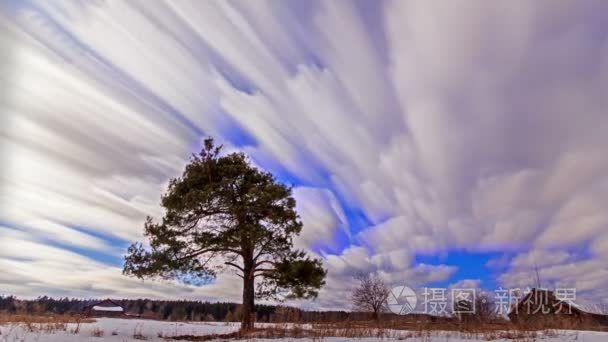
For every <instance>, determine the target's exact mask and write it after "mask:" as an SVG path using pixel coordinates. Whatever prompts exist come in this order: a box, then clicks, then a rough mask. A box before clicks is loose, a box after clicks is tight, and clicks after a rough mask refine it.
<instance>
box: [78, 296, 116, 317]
mask: <svg viewBox="0 0 608 342" xmlns="http://www.w3.org/2000/svg"><path fill="white" fill-rule="evenodd" d="M85 314H86V315H87V316H91V317H121V316H124V315H125V309H124V308H123V307H122V306H121V305H119V304H117V303H116V302H115V301H113V300H111V299H106V300H103V301H101V302H98V303H95V304H93V305H89V306H87V307H86V308H85Z"/></svg>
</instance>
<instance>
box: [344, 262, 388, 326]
mask: <svg viewBox="0 0 608 342" xmlns="http://www.w3.org/2000/svg"><path fill="white" fill-rule="evenodd" d="M355 279H356V280H357V281H358V282H359V283H358V284H357V287H355V288H354V289H353V291H352V294H351V299H352V302H353V307H354V310H356V311H362V312H371V313H372V315H373V318H374V319H375V320H377V319H378V315H379V314H380V313H381V312H384V311H386V309H387V303H386V298H387V297H388V295H389V292H390V289H389V288H388V286H387V285H386V284H385V283H384V281H383V280H382V279H380V277H379V276H378V275H377V274H375V273H374V274H372V275H369V274H367V273H366V274H362V273H360V274H357V275H356V276H355Z"/></svg>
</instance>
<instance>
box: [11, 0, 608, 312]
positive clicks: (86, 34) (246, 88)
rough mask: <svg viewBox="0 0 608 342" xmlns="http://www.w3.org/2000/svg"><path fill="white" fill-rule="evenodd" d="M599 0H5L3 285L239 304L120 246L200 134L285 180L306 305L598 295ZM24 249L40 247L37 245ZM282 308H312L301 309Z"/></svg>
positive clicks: (155, 203) (605, 220)
mask: <svg viewBox="0 0 608 342" xmlns="http://www.w3.org/2000/svg"><path fill="white" fill-rule="evenodd" d="M607 10H608V5H607V4H606V3H605V2H604V1H577V2H574V1H563V2H559V1H557V2H556V1H535V2H531V1H530V2H517V3H515V2H512V1H492V2H489V1H481V0H480V1H474V0H463V1H451V2H449V3H446V2H429V1H422V0H418V1H416V0H414V1H377V2H370V1H340V2H338V1H332V2H320V1H319V2H317V1H302V2H295V1H292V2H283V1H256V2H237V1H221V2H220V1H204V2H202V1H187V0H184V1H179V2H177V1H173V2H171V1H168V2H165V1H155V2H153V3H150V2H147V1H129V2H105V1H87V2H81V1H61V2H59V1H57V2H48V1H36V0H31V1H5V2H2V3H1V4H0V44H1V45H2V49H1V52H0V71H1V73H0V75H1V77H0V82H2V83H3V84H2V86H3V89H6V91H3V93H2V98H1V99H0V100H1V101H0V111H1V112H2V115H1V118H2V120H3V122H2V125H1V126H0V157H1V158H2V165H3V166H4V167H3V170H2V172H1V173H0V182H1V183H0V222H1V223H0V237H1V239H0V268H2V269H4V270H8V271H6V272H5V274H2V275H0V289H2V291H4V292H6V293H12V294H16V295H19V296H24V297H36V296H38V295H42V294H47V295H64V294H66V293H67V294H70V295H73V296H80V297H94V296H114V297H146V296H147V297H172V298H195V299H210V300H238V298H239V297H240V295H239V292H240V284H239V281H238V278H236V277H235V276H234V275H232V274H222V275H220V276H219V277H218V278H217V279H216V280H215V281H214V282H213V283H211V284H209V285H205V286H198V287H195V286H187V285H184V284H177V283H173V282H149V281H146V282H141V281H137V280H134V279H130V278H125V277H124V276H122V275H121V257H122V255H123V253H124V252H125V249H126V247H127V246H128V244H129V243H130V242H132V241H138V240H141V239H142V236H141V234H142V225H143V220H144V218H145V217H146V216H147V215H151V216H155V217H160V216H161V215H162V210H161V208H160V206H159V199H160V195H161V194H162V192H163V190H164V189H165V188H166V186H167V182H168V180H169V179H170V178H172V177H175V176H177V175H179V174H180V173H181V170H182V169H183V167H184V165H185V163H186V162H187V159H188V157H189V155H190V154H191V153H193V152H197V150H199V149H200V147H201V142H202V139H204V138H205V137H207V136H213V137H214V138H215V139H216V140H217V141H218V142H220V143H223V144H224V146H225V150H226V152H232V151H243V152H245V153H247V154H248V155H249V156H250V158H251V160H252V162H253V163H255V164H256V165H257V166H258V167H260V168H262V169H265V170H269V171H271V172H273V173H274V174H275V175H277V177H278V178H279V179H280V180H281V181H282V182H285V183H287V184H290V185H292V186H293V187H294V196H295V197H296V199H297V202H298V210H299V212H300V214H301V216H302V220H303V221H304V225H305V228H304V230H303V232H302V234H301V236H300V237H299V238H298V240H297V241H296V244H297V246H298V247H300V248H305V249H307V250H309V251H310V252H311V253H313V254H315V255H317V256H319V257H321V258H323V260H324V265H325V267H326V268H327V269H328V272H329V273H328V279H327V286H326V288H325V289H324V290H323V291H322V292H321V295H320V297H319V299H318V301H316V302H315V303H314V306H316V307H320V308H336V307H339V308H345V307H348V305H349V304H348V293H349V290H350V286H351V284H352V276H353V275H354V274H355V273H358V272H377V273H378V274H379V275H381V276H382V277H383V279H385V281H386V282H387V283H389V284H391V285H395V286H396V285H409V286H412V287H423V286H445V287H448V286H453V285H454V284H465V283H467V284H476V286H480V287H482V288H484V289H489V290H491V289H494V288H497V287H527V286H533V285H534V284H535V271H534V269H535V267H539V268H540V270H541V277H542V278H543V283H544V284H546V285H547V286H563V287H576V288H577V290H578V291H579V292H580V294H581V295H583V296H587V297H589V298H605V297H606V294H608V293H607V292H606V289H607V288H608V287H607V285H608V268H607V266H606V265H608V264H607V263H606V261H607V259H608V211H606V208H607V207H608V157H607V155H606V153H605V150H606V148H607V147H608V139H607V137H606V134H605V130H606V127H608V116H607V115H606V113H605V110H606V108H608V103H607V101H608V100H607V98H606V96H605V89H606V88H607V86H608V63H607V62H606V61H607V60H608V59H607V58H606V57H607V54H608V26H607V25H606V23H605V20H604V13H606V11H607ZM32 251H36V252H35V253H33V252H32ZM301 305H310V303H302V304H301Z"/></svg>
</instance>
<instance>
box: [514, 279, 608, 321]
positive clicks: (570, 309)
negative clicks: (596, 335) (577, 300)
mask: <svg viewBox="0 0 608 342" xmlns="http://www.w3.org/2000/svg"><path fill="white" fill-rule="evenodd" d="M509 319H510V320H511V322H513V323H516V324H529V325H539V326H543V327H558V328H562V327H577V326H608V316H607V315H603V314H599V313H592V312H587V311H584V310H583V309H582V308H581V307H579V306H578V305H576V304H574V303H573V302H569V301H564V300H560V299H558V297H557V296H556V295H555V292H554V291H549V290H547V289H537V288H534V289H532V290H531V291H530V292H529V293H528V294H526V295H525V296H524V297H523V298H522V299H521V300H520V301H519V302H518V303H517V304H516V305H515V306H514V307H512V308H511V311H510V312H509Z"/></svg>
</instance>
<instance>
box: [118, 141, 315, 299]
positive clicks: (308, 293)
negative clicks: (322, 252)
mask: <svg viewBox="0 0 608 342" xmlns="http://www.w3.org/2000/svg"><path fill="white" fill-rule="evenodd" d="M220 151H221V146H215V145H214V143H213V140H212V139H211V138H209V139H206V140H205V145H204V148H203V150H202V151H201V152H200V153H199V154H197V155H193V156H192V158H191V160H190V163H189V164H188V165H187V166H186V168H185V170H184V172H183V174H182V176H181V177H179V178H176V179H173V180H171V181H170V184H169V187H168V189H167V192H166V193H165V194H164V195H163V196H162V202H161V203H162V206H163V207H164V208H165V215H164V217H163V218H162V220H161V221H160V222H155V221H154V220H153V219H151V218H148V219H147V220H146V223H145V226H144V234H145V236H146V237H147V238H148V239H149V248H147V247H144V245H143V244H141V243H135V244H133V245H131V246H130V247H129V250H128V254H127V256H126V257H125V265H124V270H123V273H124V274H126V275H130V276H135V277H138V278H155V277H161V278H165V279H177V280H180V281H182V282H187V283H200V282H204V281H207V280H209V279H211V278H213V277H215V276H216V275H217V273H218V272H222V271H225V270H227V269H228V268H231V269H234V270H236V272H237V274H238V275H239V276H240V277H242V278H243V279H244V281H245V284H247V281H250V282H253V281H254V279H256V278H261V280H262V281H261V282H259V284H258V295H260V296H264V297H272V296H277V295H279V294H281V296H284V297H289V298H311V297H315V296H316V295H317V293H318V289H319V288H320V287H321V286H323V285H324V278H325V275H326V271H325V270H324V269H323V268H322V264H321V261H320V260H319V259H314V258H310V257H308V256H307V255H306V253H305V252H303V251H298V250H293V237H294V236H296V235H298V234H299V233H300V231H301V229H302V222H301V221H300V218H299V216H298V214H297V212H296V210H295V206H296V202H295V200H294V198H293V197H292V196H291V188H290V187H287V186H285V185H283V184H281V183H279V182H278V181H277V180H276V179H275V177H274V176H273V175H272V174H270V173H268V172H263V171H261V170H259V169H257V168H255V167H254V166H252V165H251V164H250V163H249V161H248V159H247V157H246V156H245V155H244V154H242V153H231V154H228V155H223V156H222V155H220Z"/></svg>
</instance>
